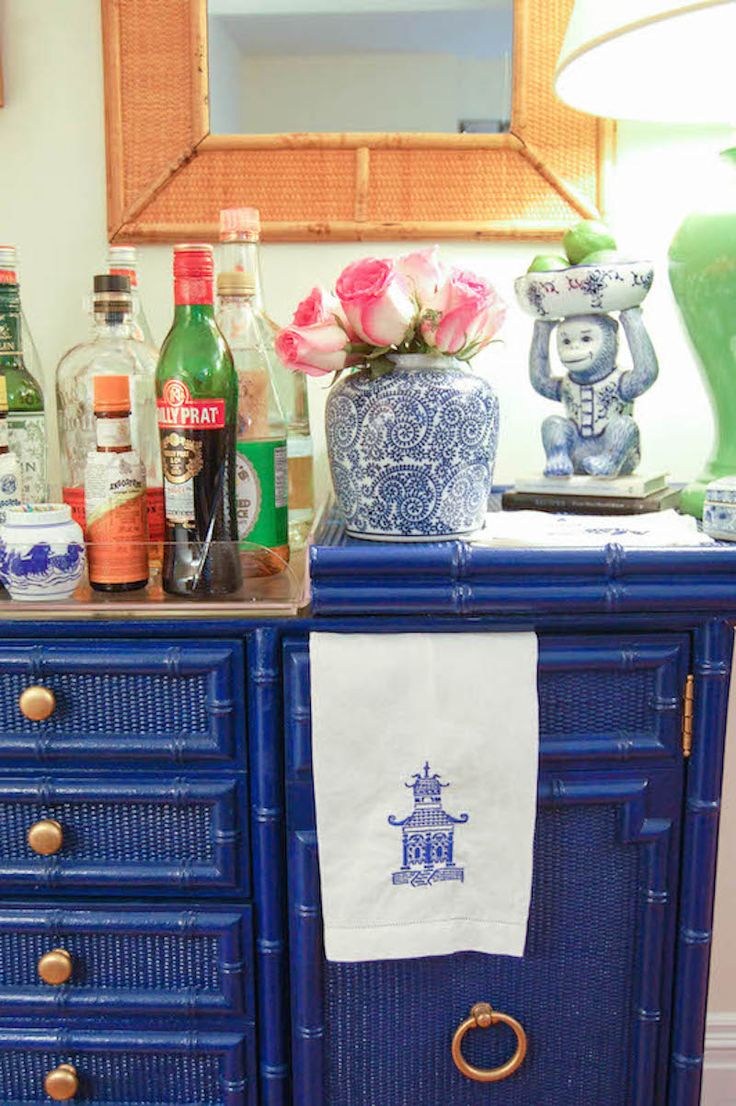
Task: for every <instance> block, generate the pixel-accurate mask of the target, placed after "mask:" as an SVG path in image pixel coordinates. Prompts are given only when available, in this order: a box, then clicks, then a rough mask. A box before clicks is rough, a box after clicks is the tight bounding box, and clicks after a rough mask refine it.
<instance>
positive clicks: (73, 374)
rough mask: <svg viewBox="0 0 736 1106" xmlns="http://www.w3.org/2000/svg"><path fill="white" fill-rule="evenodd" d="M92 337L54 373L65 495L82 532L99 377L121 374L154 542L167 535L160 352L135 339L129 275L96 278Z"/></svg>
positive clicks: (66, 355) (63, 490)
mask: <svg viewBox="0 0 736 1106" xmlns="http://www.w3.org/2000/svg"><path fill="white" fill-rule="evenodd" d="M92 320H93V333H92V338H91V340H90V341H87V342H82V343H80V344H79V345H77V346H73V347H72V349H70V350H68V351H67V353H65V354H64V356H63V357H62V359H61V361H60V362H59V365H58V368H57V370H56V399H57V410H58V419H59V444H60V447H61V481H62V496H63V499H64V502H65V503H68V504H69V506H70V507H71V509H72V515H73V517H74V519H75V520H76V521H77V522H78V523H79V524H80V525H81V526H82V527H83V528H84V526H85V513H84V470H85V466H86V464H87V455H88V454H89V453H91V452H93V451H94V450H95V448H96V444H97V439H96V434H95V418H94V392H93V384H92V379H93V377H95V376H110V375H123V376H127V377H128V378H129V381H130V399H131V418H130V430H131V441H132V446H133V449H134V450H135V452H136V453H137V454H138V456H139V457H140V458H141V460H142V461H143V464H144V466H145V470H146V483H147V491H146V501H147V506H148V533H149V538H150V540H151V542H161V541H163V536H164V500H163V486H162V479H161V455H160V451H159V444H158V426H157V420H156V387H155V378H156V362H157V354H156V351H155V350H154V349H152V348H151V347H150V346H148V345H147V344H146V343H145V342H141V341H139V340H138V339H137V338H135V337H134V336H133V325H134V324H133V303H132V298H131V294H130V281H129V279H128V277H126V276H110V275H109V274H101V275H99V276H96V277H95V278H94V292H93V296H92Z"/></svg>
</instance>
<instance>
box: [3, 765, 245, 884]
mask: <svg viewBox="0 0 736 1106" xmlns="http://www.w3.org/2000/svg"><path fill="white" fill-rule="evenodd" d="M244 791H245V789H244V786H243V783H242V781H240V780H236V779H231V778H225V779H201V778H196V779H190V778H186V777H176V778H175V777H167V776H160V777H150V776H144V775H139V774H135V775H132V776H131V777H130V779H129V780H125V781H115V782H112V781H110V779H109V778H103V777H94V776H85V777H84V778H75V777H61V776H58V777H50V778H49V777H43V778H41V777H24V778H22V779H19V778H10V777H7V776H5V777H0V890H1V891H4V892H6V893H7V892H13V891H17V890H21V889H27V888H29V887H37V888H44V889H47V890H49V891H55V890H59V891H72V890H74V891H79V892H86V891H88V890H94V889H99V888H104V889H105V892H106V893H107V894H122V895H129V894H130V893H131V891H134V892H135V894H136V895H143V894H160V893H162V892H166V893H168V894H182V893H184V892H192V891H197V892H201V893H205V894H206V893H210V892H213V893H214V892H223V891H230V892H234V891H242V892H244V893H247V890H248V870H247V839H246V838H247V805H246V796H245V793H244ZM39 823H41V825H40V826H39ZM31 831H33V832H32V836H33V838H34V842H35V845H36V848H37V849H38V848H43V849H45V850H46V854H44V855H38V853H37V851H34V849H33V848H32V847H31V844H30V841H29V832H31ZM59 841H60V842H61V844H60V847H58V848H57V846H58V845H59ZM54 848H56V850H57V851H52V849H54Z"/></svg>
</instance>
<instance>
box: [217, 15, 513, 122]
mask: <svg viewBox="0 0 736 1106" xmlns="http://www.w3.org/2000/svg"><path fill="white" fill-rule="evenodd" d="M513 6H514V0H208V5H207V7H208V11H207V16H208V38H209V94H210V131H211V133H213V134H283V133H293V132H303V131H316V132H330V131H332V132H335V131H410V132H411V131H425V132H426V131H429V132H445V133H449V134H457V133H462V132H466V131H467V132H473V133H476V134H477V133H494V132H498V131H505V130H508V129H509V120H510V117H511V45H512V31H513Z"/></svg>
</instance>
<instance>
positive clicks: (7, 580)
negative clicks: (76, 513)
mask: <svg viewBox="0 0 736 1106" xmlns="http://www.w3.org/2000/svg"><path fill="white" fill-rule="evenodd" d="M84 563H85V554H84V535H83V533H82V527H81V526H79V524H78V523H76V522H73V521H72V513H71V508H70V507H68V506H67V504H66V503H34V504H28V505H24V506H22V507H9V508H8V509H7V511H6V516H5V523H4V525H3V526H1V527H0V581H2V584H3V586H4V587H5V588H7V590H8V592H9V593H10V597H11V599H20V600H32V601H35V602H38V601H44V600H58V599H69V598H71V596H72V595H73V593H74V591H75V589H76V587H77V585H78V584H79V582H80V580H81V579H82V576H83V574H84Z"/></svg>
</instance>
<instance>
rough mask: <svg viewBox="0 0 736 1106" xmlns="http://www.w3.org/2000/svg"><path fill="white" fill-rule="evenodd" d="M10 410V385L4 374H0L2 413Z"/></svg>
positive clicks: (0, 409)
mask: <svg viewBox="0 0 736 1106" xmlns="http://www.w3.org/2000/svg"><path fill="white" fill-rule="evenodd" d="M7 412H8V385H7V382H6V380H5V377H4V376H0V414H7Z"/></svg>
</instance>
